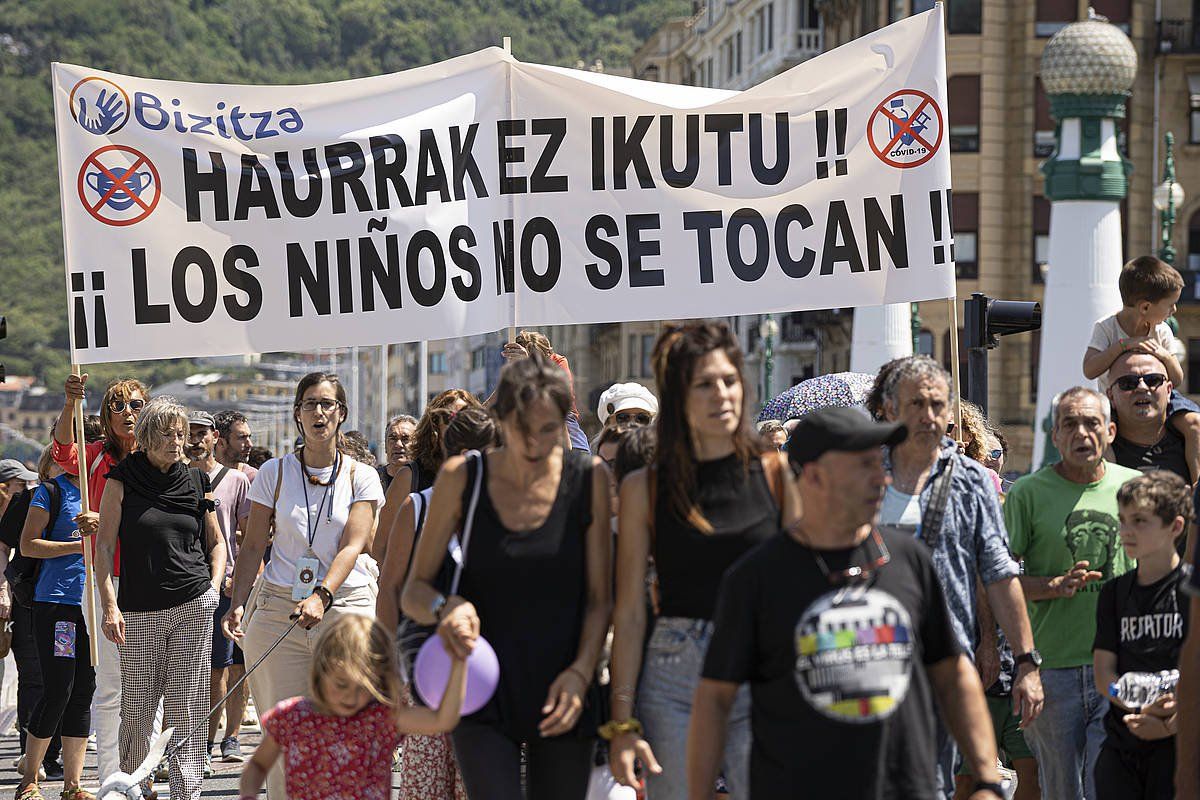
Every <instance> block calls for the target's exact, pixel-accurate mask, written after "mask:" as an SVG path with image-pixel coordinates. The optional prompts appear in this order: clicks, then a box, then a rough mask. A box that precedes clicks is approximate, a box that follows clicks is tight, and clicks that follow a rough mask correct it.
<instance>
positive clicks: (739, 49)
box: [734, 31, 742, 75]
mask: <svg viewBox="0 0 1200 800" xmlns="http://www.w3.org/2000/svg"><path fill="white" fill-rule="evenodd" d="M734 42H735V45H734V46H735V48H736V50H737V74H738V75H741V74H742V32H741V31H738V32H737V36H736V37H735V39H734Z"/></svg>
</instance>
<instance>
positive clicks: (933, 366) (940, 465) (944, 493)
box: [879, 356, 1042, 797]
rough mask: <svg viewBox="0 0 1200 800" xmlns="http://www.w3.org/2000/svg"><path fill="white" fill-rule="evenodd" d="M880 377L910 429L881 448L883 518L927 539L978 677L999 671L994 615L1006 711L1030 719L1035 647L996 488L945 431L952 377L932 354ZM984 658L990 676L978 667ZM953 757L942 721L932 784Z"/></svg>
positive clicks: (892, 417) (1038, 700)
mask: <svg viewBox="0 0 1200 800" xmlns="http://www.w3.org/2000/svg"><path fill="white" fill-rule="evenodd" d="M881 380H882V386H881V397H882V400H883V408H882V410H883V414H884V417H886V419H887V420H888V421H889V422H900V423H904V424H905V425H906V426H907V428H908V437H907V438H906V439H905V440H904V441H903V442H902V443H900V444H897V445H896V446H894V447H889V448H888V450H887V458H886V462H885V463H886V468H887V471H888V474H889V475H890V476H891V479H892V481H891V484H890V485H889V486H888V487H887V490H886V492H885V494H884V498H883V506H882V507H881V509H880V514H879V523H880V526H881V527H886V528H890V529H893V530H899V531H904V532H907V534H908V535H910V536H913V537H915V538H917V539H919V540H920V541H922V542H923V543H924V544H925V545H926V546H927V547H928V549H929V552H930V553H931V555H932V557H933V565H934V569H935V571H936V572H937V576H938V580H939V581H940V582H941V584H942V590H943V593H944V594H945V598H946V604H947V606H948V607H949V610H950V620H951V623H952V625H953V628H954V632H955V634H956V636H957V637H958V643H959V646H960V647H961V648H962V649H963V650H964V651H965V652H967V653H971V654H974V655H975V659H976V664H977V665H978V666H979V667H980V671H981V676H982V677H983V682H984V685H991V683H992V682H993V681H994V680H995V679H996V675H995V674H994V672H995V671H998V669H999V664H998V659H997V657H996V644H995V636H994V635H993V633H992V632H993V630H994V629H995V624H994V623H993V622H992V619H993V617H994V620H995V623H998V624H999V626H1000V629H1001V630H1002V631H1004V635H1005V636H1006V637H1007V639H1008V641H1009V642H1011V643H1012V647H1013V651H1014V653H1015V660H1016V669H1015V674H1014V677H1013V684H1012V712H1010V713H1015V714H1019V716H1020V717H1021V721H1022V724H1025V725H1027V724H1029V723H1030V722H1031V721H1032V720H1033V719H1035V718H1036V717H1037V715H1038V713H1039V712H1040V711H1041V704H1042V687H1041V681H1040V679H1039V676H1038V664H1037V661H1038V655H1037V651H1036V650H1035V649H1034V641H1033V636H1032V634H1031V632H1030V626H1029V616H1028V613H1027V611H1026V608H1025V597H1024V595H1023V594H1022V593H1021V584H1020V582H1019V580H1018V578H1017V576H1018V573H1019V569H1018V567H1017V564H1016V562H1015V561H1013V559H1012V556H1011V555H1010V554H1009V551H1008V544H1007V542H1006V541H1005V535H1004V522H1003V517H1002V514H1001V511H1000V499H999V497H998V496H997V494H996V489H995V486H994V484H993V483H992V481H991V479H990V478H989V477H988V475H987V473H986V472H985V470H984V468H983V466H982V465H981V464H979V463H978V462H976V461H974V460H973V459H970V458H968V457H967V456H965V455H963V454H961V453H959V452H958V448H957V446H956V445H955V443H954V441H953V440H952V439H951V438H950V437H949V436H947V435H946V434H947V431H948V429H949V427H950V417H951V413H952V411H953V408H954V405H953V397H952V393H951V391H950V384H951V378H950V375H949V373H947V372H946V370H945V369H944V368H943V367H942V365H941V364H939V363H937V362H936V361H934V360H933V359H932V358H929V357H928V356H913V357H911V358H905V359H901V360H899V361H898V362H893V363H892V365H891V369H890V370H888V371H887V372H886V373H884V374H883V375H882V376H881ZM981 620H982V622H981ZM981 633H982V634H983V635H982V636H981V635H980V634H981ZM989 662H991V663H992V665H993V667H992V670H991V671H992V674H986V675H984V673H988V672H989V669H988V667H987V666H986V665H987V664H988V663H989ZM955 762H956V755H955V747H954V740H953V738H952V737H951V736H950V733H949V731H947V730H946V729H945V728H941V729H939V730H938V786H939V788H940V789H941V791H942V793H943V794H944V796H946V797H951V796H952V795H953V794H954V787H955V780H954V768H955Z"/></svg>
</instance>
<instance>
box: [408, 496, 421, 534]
mask: <svg viewBox="0 0 1200 800" xmlns="http://www.w3.org/2000/svg"><path fill="white" fill-rule="evenodd" d="M408 496H409V497H411V498H412V501H413V530H414V531H419V530H421V528H423V527H425V495H423V494H421V493H420V492H412V493H410V494H409V495H408Z"/></svg>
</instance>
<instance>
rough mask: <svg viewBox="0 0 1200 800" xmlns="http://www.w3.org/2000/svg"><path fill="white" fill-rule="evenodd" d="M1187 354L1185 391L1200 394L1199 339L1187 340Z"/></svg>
mask: <svg viewBox="0 0 1200 800" xmlns="http://www.w3.org/2000/svg"><path fill="white" fill-rule="evenodd" d="M1187 352H1188V356H1187V391H1188V394H1200V339H1195V338H1192V339H1188V343H1187Z"/></svg>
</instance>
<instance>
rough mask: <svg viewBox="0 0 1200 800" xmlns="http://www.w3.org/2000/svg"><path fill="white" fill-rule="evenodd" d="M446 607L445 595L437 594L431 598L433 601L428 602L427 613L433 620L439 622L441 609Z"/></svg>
mask: <svg viewBox="0 0 1200 800" xmlns="http://www.w3.org/2000/svg"><path fill="white" fill-rule="evenodd" d="M445 607H446V595H444V594H439V595H438V596H437V597H435V598H433V602H432V603H430V604H429V613H430V614H432V615H433V619H434V621H435V622H441V620H442V609H443V608H445Z"/></svg>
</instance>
